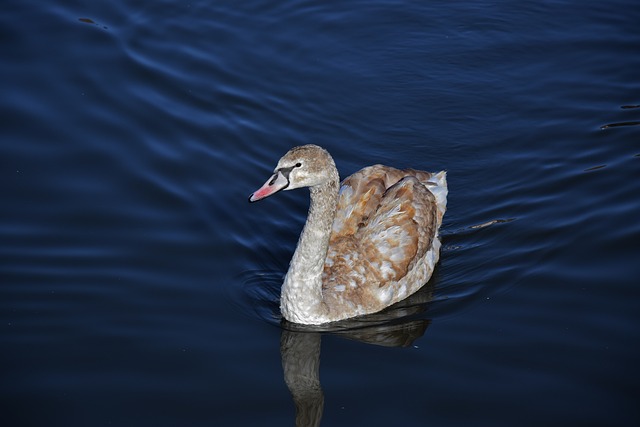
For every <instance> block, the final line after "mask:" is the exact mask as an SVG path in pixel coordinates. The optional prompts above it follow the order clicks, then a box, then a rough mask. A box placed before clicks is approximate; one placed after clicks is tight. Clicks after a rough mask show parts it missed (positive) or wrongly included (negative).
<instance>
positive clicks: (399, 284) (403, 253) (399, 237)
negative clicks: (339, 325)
mask: <svg viewBox="0 0 640 427" xmlns="http://www.w3.org/2000/svg"><path fill="white" fill-rule="evenodd" d="M299 187H309V189H310V192H311V204H310V206H309V214H308V217H307V222H306V223H305V225H304V228H303V230H302V234H300V240H299V241H298V246H297V248H296V251H295V253H294V254H293V258H292V259H291V264H290V265H289V271H287V275H286V276H285V278H284V283H283V285H282V294H281V298H280V310H281V311H282V315H283V316H284V318H285V319H287V320H289V321H290V322H295V323H302V324H310V325H317V324H322V323H327V322H333V321H337V320H342V319H347V318H350V317H354V316H359V315H363V314H368V313H375V312H377V311H380V310H382V309H384V308H385V307H388V306H390V305H391V304H394V303H396V302H398V301H400V300H402V299H404V298H406V297H408V296H409V295H411V294H413V293H414V292H416V291H417V290H418V289H420V288H421V287H422V286H423V285H424V284H425V283H426V282H427V281H428V280H429V278H430V277H431V273H432V272H433V268H434V266H435V264H436V263H437V262H438V258H439V251H440V240H439V239H438V229H439V228H440V224H441V223H442V216H443V215H444V212H445V210H446V206H447V179H446V172H445V171H442V172H439V173H433V174H432V173H429V172H423V171H417V170H413V169H403V170H400V169H395V168H392V167H389V166H382V165H374V166H369V167H366V168H364V169H362V170H360V171H358V172H356V173H354V174H353V175H351V176H350V177H348V178H347V179H345V180H344V181H343V182H342V184H341V185H340V183H339V176H338V170H337V169H336V165H335V163H334V161H333V158H332V157H331V155H329V153H328V152H327V151H326V150H325V149H324V148H321V147H318V146H317V145H303V146H300V147H295V148H292V149H291V150H289V152H288V153H287V154H285V155H284V157H282V158H281V159H280V161H279V162H278V165H277V166H276V168H275V170H274V172H273V175H272V176H271V177H270V178H269V179H268V180H267V182H266V183H265V184H264V185H263V186H262V187H261V188H260V189H259V190H257V191H256V192H255V193H253V194H252V195H251V196H250V197H249V201H250V202H256V201H258V200H261V199H264V198H265V197H268V196H271V195H272V194H275V193H277V192H278V191H280V190H293V189H294V188H299Z"/></svg>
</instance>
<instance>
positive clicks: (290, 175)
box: [249, 144, 338, 202]
mask: <svg viewBox="0 0 640 427" xmlns="http://www.w3.org/2000/svg"><path fill="white" fill-rule="evenodd" d="M337 175H338V172H337V170H336V165H335V163H334V162H333V158H331V155H330V154H329V152H328V151H327V150H325V149H324V148H322V147H318V146H317V145H311V144H309V145H301V146H299V147H294V148H292V149H291V150H289V152H288V153H287V154H285V155H284V156H282V158H281V159H280V161H279V162H278V165H277V166H276V168H275V169H274V171H273V175H271V177H270V178H269V179H268V180H267V182H265V183H264V185H263V186H262V187H261V188H260V189H259V190H257V191H256V192H255V193H253V194H252V195H251V196H249V201H250V202H257V201H258V200H261V199H264V198H265V197H269V196H271V195H272V194H275V193H277V192H278V191H280V190H293V189H294V188H300V187H315V186H318V185H322V184H325V183H327V182H330V181H332V180H337V179H338V176H337Z"/></svg>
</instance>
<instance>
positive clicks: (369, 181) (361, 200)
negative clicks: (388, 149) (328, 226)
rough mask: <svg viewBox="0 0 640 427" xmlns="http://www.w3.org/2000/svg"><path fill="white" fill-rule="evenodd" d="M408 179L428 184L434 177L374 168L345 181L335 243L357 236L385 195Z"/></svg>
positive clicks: (336, 223)
mask: <svg viewBox="0 0 640 427" xmlns="http://www.w3.org/2000/svg"><path fill="white" fill-rule="evenodd" d="M406 176H415V177H416V178H418V180H419V181H421V182H427V181H428V180H429V179H430V178H431V176H432V175H431V174H430V173H429V172H423V171H417V170H414V169H404V170H400V169H396V168H392V167H390V166H383V165H373V166H368V167H366V168H364V169H361V170H359V171H358V172H356V173H354V174H353V175H351V176H349V177H348V178H346V179H345V180H344V181H342V184H341V186H340V195H339V197H338V205H337V209H336V218H335V220H334V222H333V237H332V240H335V239H338V238H340V237H342V236H349V235H352V234H355V233H356V232H357V231H358V229H359V228H360V227H362V225H363V224H364V223H366V222H367V221H368V220H369V218H370V217H371V216H372V215H374V214H375V212H376V211H377V209H378V206H380V202H381V200H382V197H383V196H384V194H385V191H387V189H388V188H389V187H391V186H393V185H394V184H396V183H397V182H398V181H400V180H401V179H402V178H404V177H406Z"/></svg>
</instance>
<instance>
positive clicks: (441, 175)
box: [425, 171, 449, 225]
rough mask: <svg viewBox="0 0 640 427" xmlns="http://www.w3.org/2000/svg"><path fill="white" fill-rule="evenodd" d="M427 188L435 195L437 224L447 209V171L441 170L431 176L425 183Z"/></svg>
mask: <svg viewBox="0 0 640 427" xmlns="http://www.w3.org/2000/svg"><path fill="white" fill-rule="evenodd" d="M425 184H426V186H427V188H428V189H429V190H430V191H431V192H432V193H433V195H434V196H435V197H436V205H437V206H438V225H440V223H441V222H442V217H443V216H444V213H445V211H446V210H447V194H448V193H449V190H448V188H447V171H441V172H438V173H436V174H434V175H432V176H431V178H430V179H429V181H427V182H426V183H425Z"/></svg>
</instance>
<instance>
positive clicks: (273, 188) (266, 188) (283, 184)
mask: <svg viewBox="0 0 640 427" xmlns="http://www.w3.org/2000/svg"><path fill="white" fill-rule="evenodd" d="M288 186H289V180H288V179H287V178H286V177H285V176H284V175H282V172H281V171H279V170H278V171H277V172H276V173H274V174H273V175H271V178H269V179H268V180H267V182H265V183H264V185H263V186H262V187H260V189H259V190H257V191H256V192H254V193H253V194H252V195H251V196H249V202H257V201H258V200H262V199H264V198H265V197H269V196H271V195H272V194H276V193H277V192H278V191H280V190H284V189H285V188H287V187H288Z"/></svg>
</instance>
